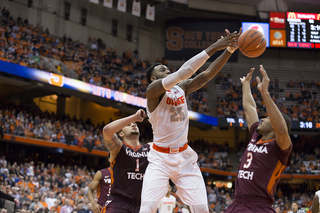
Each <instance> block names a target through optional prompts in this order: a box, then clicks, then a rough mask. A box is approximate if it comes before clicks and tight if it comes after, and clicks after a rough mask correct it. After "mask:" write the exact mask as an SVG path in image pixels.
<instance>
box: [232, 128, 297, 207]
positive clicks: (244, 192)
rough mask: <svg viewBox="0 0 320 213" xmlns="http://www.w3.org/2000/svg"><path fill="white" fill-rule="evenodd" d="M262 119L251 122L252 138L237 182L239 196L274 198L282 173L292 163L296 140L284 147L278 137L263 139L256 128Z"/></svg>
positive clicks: (237, 194) (271, 199) (241, 163)
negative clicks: (291, 156)
mask: <svg viewBox="0 0 320 213" xmlns="http://www.w3.org/2000/svg"><path fill="white" fill-rule="evenodd" d="M258 124H259V123H258V122H257V123H254V124H253V125H252V126H251V129H250V133H251V135H252V137H251V140H250V142H249V144H248V146H247V148H246V150H245V152H244V154H243V156H242V159H241V162H240V165H239V168H238V175H237V180H236V185H235V187H236V188H235V198H248V199H250V198H261V199H263V200H265V201H267V202H269V203H272V202H273V201H274V196H273V194H274V192H275V190H276V186H277V184H278V182H279V181H280V176H281V174H282V173H283V172H284V170H285V168H286V167H287V166H288V165H289V162H290V159H289V156H290V153H291V150H292V143H291V145H290V147H289V148H288V149H287V150H281V148H280V147H279V145H278V144H277V142H276V139H275V138H274V139H272V140H269V141H261V135H260V134H259V133H257V132H256V128H257V127H258Z"/></svg>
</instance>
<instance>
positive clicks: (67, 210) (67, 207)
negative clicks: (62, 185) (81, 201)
mask: <svg viewBox="0 0 320 213" xmlns="http://www.w3.org/2000/svg"><path fill="white" fill-rule="evenodd" d="M64 202H65V205H64V206H62V207H61V210H60V213H70V212H72V211H73V208H72V206H70V200H69V199H65V201H64Z"/></svg>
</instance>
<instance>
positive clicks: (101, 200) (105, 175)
mask: <svg viewBox="0 0 320 213" xmlns="http://www.w3.org/2000/svg"><path fill="white" fill-rule="evenodd" d="M100 172H101V174H102V178H101V180H100V183H99V185H98V188H97V196H98V202H97V203H98V204H99V205H100V206H102V207H103V206H104V205H105V203H106V200H107V197H108V195H109V194H110V186H111V172H110V168H107V169H101V170H100Z"/></svg>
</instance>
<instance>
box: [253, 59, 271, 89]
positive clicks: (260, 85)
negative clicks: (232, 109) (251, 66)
mask: <svg viewBox="0 0 320 213" xmlns="http://www.w3.org/2000/svg"><path fill="white" fill-rule="evenodd" d="M260 72H261V74H262V77H263V79H262V82H261V80H260V78H259V77H258V76H257V77H256V79H257V83H258V90H259V91H260V92H261V93H264V92H268V86H269V82H270V79H269V77H268V75H267V72H266V71H265V70H264V68H263V66H262V65H260Z"/></svg>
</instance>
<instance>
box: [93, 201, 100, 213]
mask: <svg viewBox="0 0 320 213" xmlns="http://www.w3.org/2000/svg"><path fill="white" fill-rule="evenodd" d="M101 208H102V207H101V206H100V205H99V204H98V203H96V202H94V203H93V204H92V211H93V213H100V211H101Z"/></svg>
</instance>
